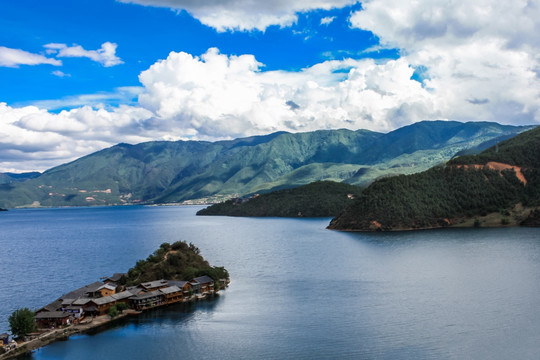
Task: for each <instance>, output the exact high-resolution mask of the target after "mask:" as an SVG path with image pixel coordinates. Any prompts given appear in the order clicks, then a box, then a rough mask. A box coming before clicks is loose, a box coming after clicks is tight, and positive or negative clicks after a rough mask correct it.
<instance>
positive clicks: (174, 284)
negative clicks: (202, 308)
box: [35, 273, 229, 328]
mask: <svg viewBox="0 0 540 360" xmlns="http://www.w3.org/2000/svg"><path fill="white" fill-rule="evenodd" d="M123 276H125V274H122V273H116V274H114V275H113V276H111V277H108V278H104V279H103V281H96V282H94V283H92V284H89V285H86V286H83V287H81V288H79V289H76V290H73V291H71V292H69V293H67V294H64V295H62V296H61V297H60V298H59V299H57V300H56V301H54V302H52V303H50V304H48V305H46V306H44V307H42V308H40V309H39V310H37V311H36V317H35V319H36V323H37V326H38V328H51V327H59V326H64V325H69V324H77V323H79V322H80V321H81V320H82V319H83V318H85V317H94V316H100V315H105V314H107V313H109V311H110V309H111V308H112V307H113V306H122V307H123V308H129V309H133V310H135V311H144V310H148V309H153V308H156V307H160V306H164V305H170V304H175V303H180V302H189V301H193V300H197V299H203V298H205V297H207V296H213V295H214V294H216V293H217V292H218V291H219V290H220V289H222V288H225V287H226V286H227V285H228V283H229V280H228V279H219V280H218V281H215V280H214V279H212V278H211V277H209V276H207V275H204V276H200V277H196V278H194V279H192V280H191V281H178V280H156V281H150V282H145V283H141V284H139V285H136V286H129V287H126V286H123V285H121V284H120V283H121V282H122V281H121V279H122V278H123ZM120 304H124V305H120Z"/></svg>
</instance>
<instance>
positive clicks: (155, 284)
mask: <svg viewBox="0 0 540 360" xmlns="http://www.w3.org/2000/svg"><path fill="white" fill-rule="evenodd" d="M140 286H141V287H142V288H143V289H144V291H154V290H159V289H163V288H166V287H168V286H169V283H168V282H167V280H163V279H161V280H156V281H150V282H146V283H142V284H141V285H140Z"/></svg>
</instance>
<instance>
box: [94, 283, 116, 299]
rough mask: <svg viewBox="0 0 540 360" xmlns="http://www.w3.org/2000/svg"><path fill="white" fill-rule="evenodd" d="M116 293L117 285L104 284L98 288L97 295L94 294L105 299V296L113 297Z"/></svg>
mask: <svg viewBox="0 0 540 360" xmlns="http://www.w3.org/2000/svg"><path fill="white" fill-rule="evenodd" d="M114 293H116V284H113V283H107V284H103V285H101V286H100V287H99V288H97V289H96V291H95V293H94V296H96V297H105V296H111V295H112V294H114Z"/></svg>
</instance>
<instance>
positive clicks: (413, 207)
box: [329, 127, 540, 231]
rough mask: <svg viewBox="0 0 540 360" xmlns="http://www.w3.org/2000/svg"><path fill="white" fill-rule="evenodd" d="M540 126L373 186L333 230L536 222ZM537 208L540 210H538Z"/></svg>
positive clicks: (539, 202) (333, 224) (338, 219)
mask: <svg viewBox="0 0 540 360" xmlns="http://www.w3.org/2000/svg"><path fill="white" fill-rule="evenodd" d="M539 206H540V127H539V128H535V129H533V130H530V131H527V132H524V133H522V134H520V135H517V136H516V137H514V138H512V139H509V140H506V141H504V142H502V143H500V144H498V145H495V146H493V147H491V148H489V149H487V150H485V151H483V152H481V153H480V154H478V155H467V156H462V157H458V158H455V159H452V160H451V161H449V162H448V163H447V164H446V165H441V166H436V167H434V168H432V169H430V170H427V171H425V172H422V173H418V174H414V175H409V176H405V175H400V176H396V177H391V178H385V179H381V180H378V181H376V182H374V183H373V184H371V185H370V186H369V187H368V188H367V189H366V190H365V191H363V193H362V194H361V195H360V196H359V197H358V199H357V200H356V201H355V203H354V204H352V205H351V206H349V207H348V208H347V209H346V210H344V211H343V212H342V213H341V214H340V215H338V216H337V217H336V218H334V219H333V220H332V221H331V223H330V225H329V228H330V229H336V230H352V231H370V230H410V229H426V228H436V227H445V226H473V225H474V226H501V225H518V224H521V223H523V224H524V225H531V226H534V225H535V224H536V226H537V225H538V223H539V222H538V218H539V217H540V212H539V211H538V210H536V209H537V208H538V207H539ZM535 210H536V211H535Z"/></svg>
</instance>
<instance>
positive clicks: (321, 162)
mask: <svg viewBox="0 0 540 360" xmlns="http://www.w3.org/2000/svg"><path fill="white" fill-rule="evenodd" d="M531 128H532V127H530V126H529V127H527V126H509V125H500V124H497V123H490V122H467V123H461V122H456V121H423V122H419V123H415V124H412V125H409V126H405V127H402V128H400V129H397V130H394V131H392V132H389V133H379V132H373V131H368V130H357V131H351V130H345V129H340V130H320V131H314V132H306V133H287V132H277V133H273V134H269V135H265V136H253V137H247V138H241V139H236V140H227V141H217V142H206V141H175V142H168V141H156V142H147V143H141V144H136V145H130V144H118V145H115V146H112V147H110V148H107V149H104V150H101V151H98V152H96V153H93V154H90V155H87V156H85V157H82V158H80V159H77V160H75V161H73V162H70V163H67V164H64V165H60V166H57V167H54V168H52V169H49V170H47V171H45V172H44V173H42V174H40V175H39V176H37V177H34V178H32V177H33V176H34V175H36V174H34V175H32V176H30V175H29V176H28V177H29V178H28V179H13V176H12V175H13V174H12V175H11V176H10V177H11V180H8V181H0V183H2V182H3V184H0V207H4V208H15V207H29V206H88V205H92V206H93V205H123V204H164V203H180V202H186V201H191V202H205V203H209V202H216V201H219V200H224V199H228V198H231V197H238V196H241V195H246V194H253V193H261V192H269V191H272V190H277V189H284V188H291V187H295V186H300V185H304V184H308V183H311V182H314V181H318V180H333V181H337V182H346V183H349V184H354V185H361V186H366V185H368V184H370V183H371V182H373V181H374V180H375V179H378V178H381V177H385V176H389V175H396V174H412V173H416V172H419V171H423V170H426V169H428V168H430V167H432V166H434V165H436V164H439V163H441V162H446V161H448V160H449V159H451V158H452V157H453V156H454V155H455V154H456V153H458V152H463V151H466V152H467V151H469V152H470V151H471V149H472V153H477V152H479V151H481V150H483V149H485V148H487V147H488V146H490V145H492V144H493V143H497V142H500V141H502V140H504V139H508V138H511V137H513V136H515V135H517V134H519V133H521V132H523V131H525V130H528V129H531ZM4 178H5V174H4ZM0 179H1V177H0ZM15 180H24V181H15Z"/></svg>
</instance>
